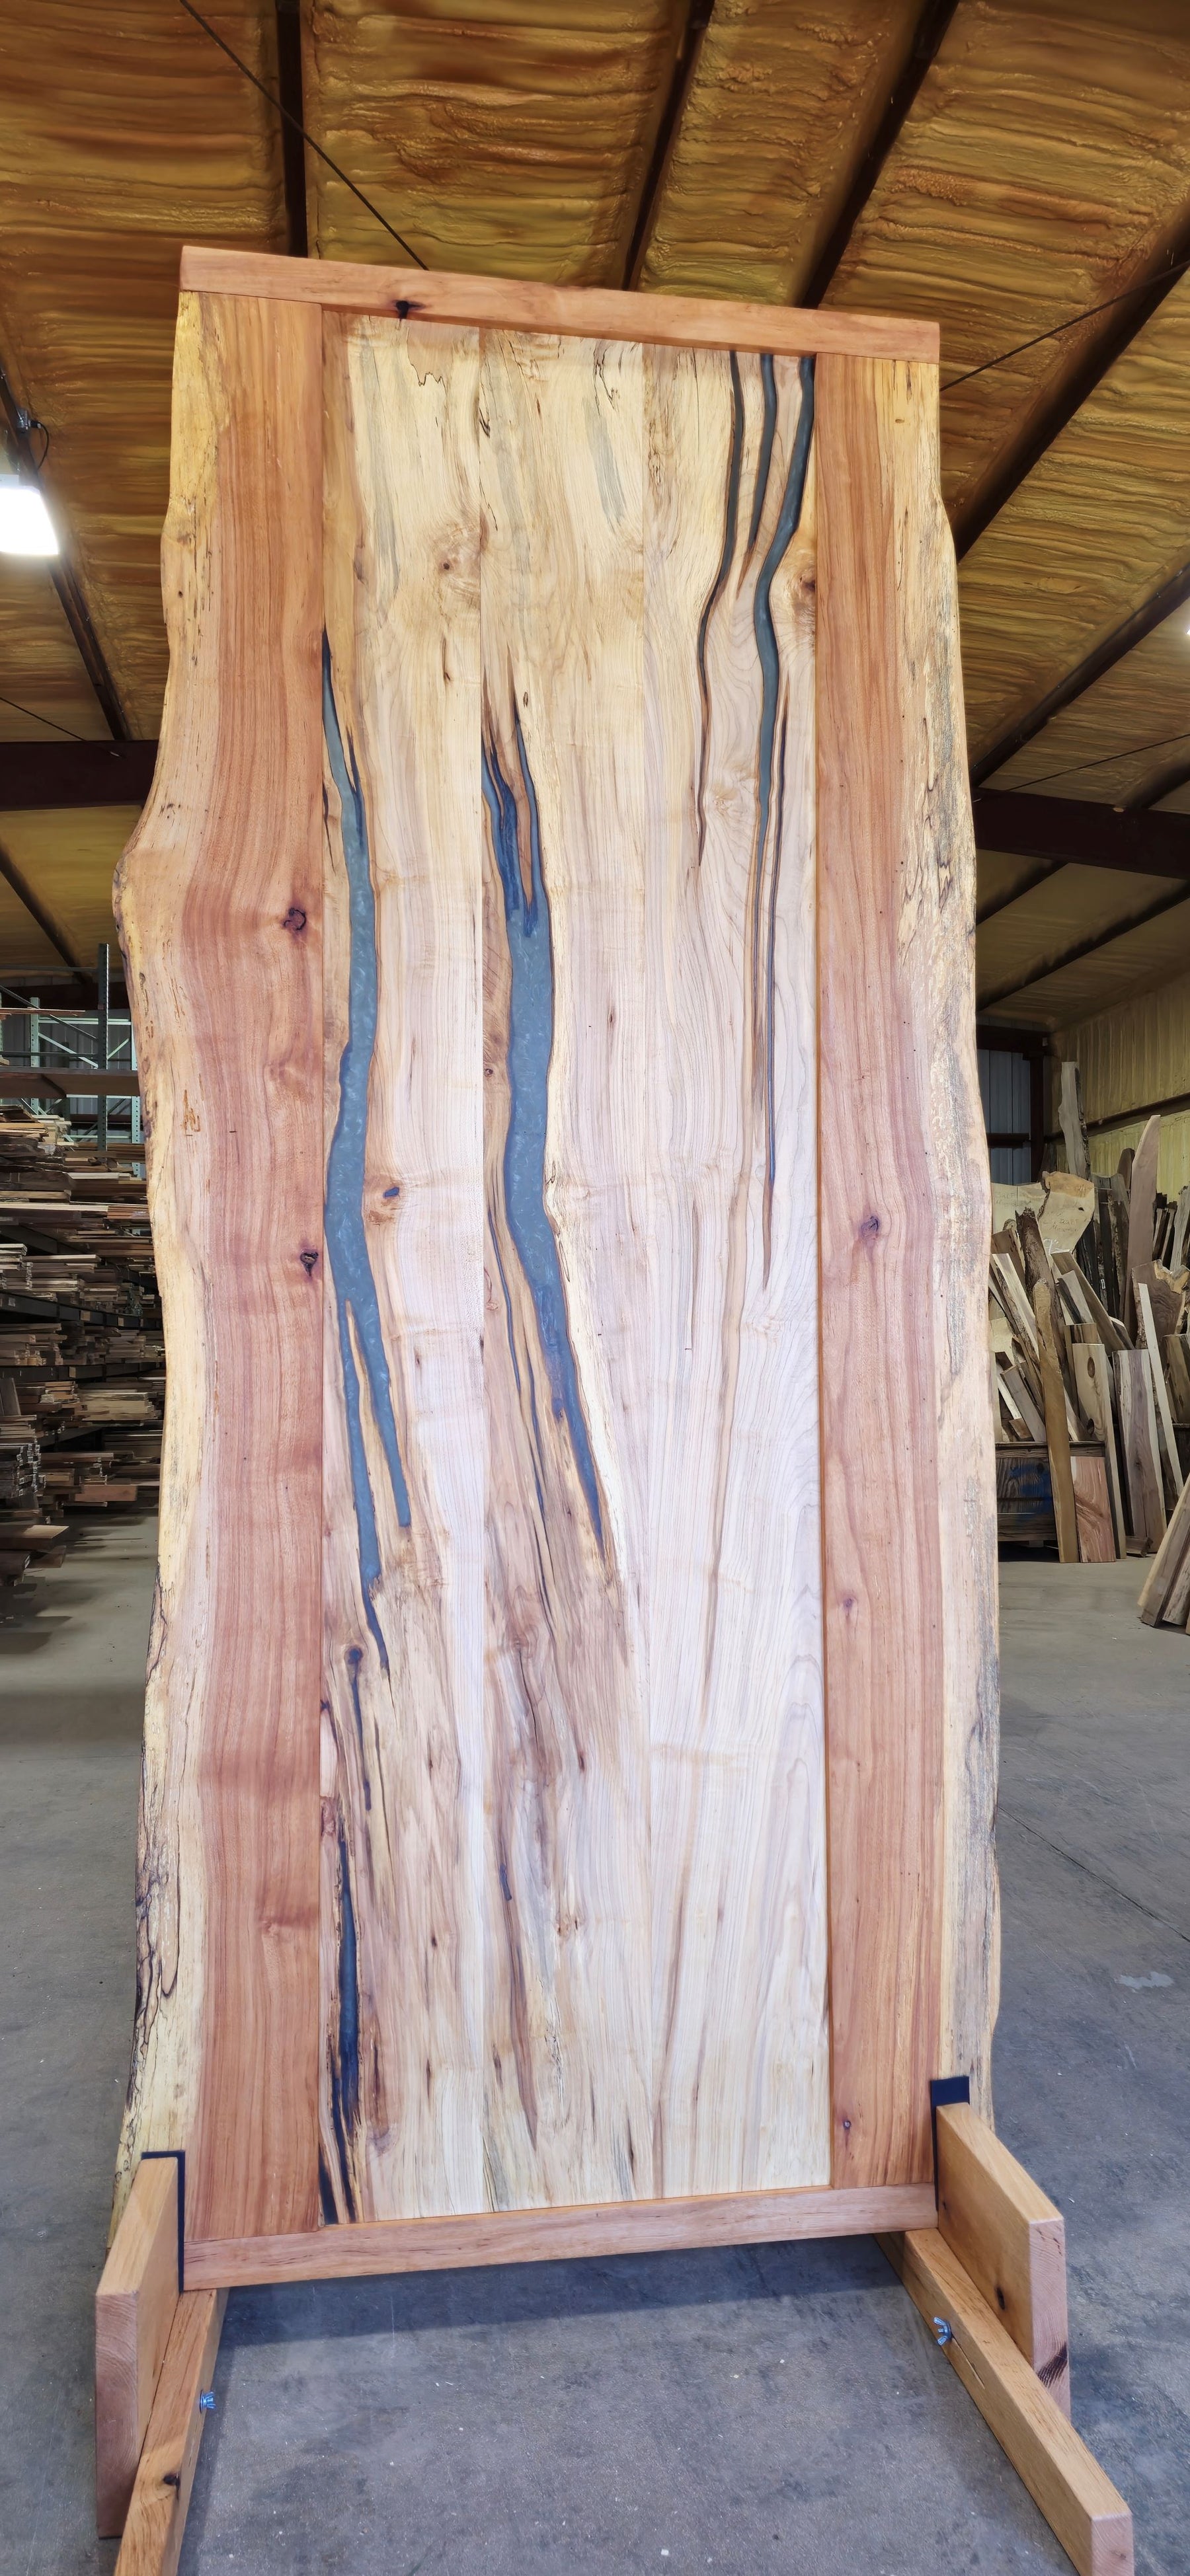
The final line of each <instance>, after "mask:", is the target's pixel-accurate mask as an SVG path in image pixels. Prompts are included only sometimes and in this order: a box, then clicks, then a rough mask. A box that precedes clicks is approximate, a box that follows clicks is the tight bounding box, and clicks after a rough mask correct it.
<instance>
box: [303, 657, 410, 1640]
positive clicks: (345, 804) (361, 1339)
mask: <svg viewBox="0 0 1190 2576" xmlns="http://www.w3.org/2000/svg"><path fill="white" fill-rule="evenodd" d="M322 708H323V723H324V726H325V729H326V743H327V753H328V756H329V759H330V766H331V776H332V778H333V779H334V782H335V786H336V788H337V789H338V793H339V804H340V807H341V809H342V827H341V828H342V840H343V858H344V863H345V866H346V869H347V886H348V896H349V916H350V923H351V966H350V973H349V978H348V1013H347V1043H346V1046H345V1047H344V1049H343V1053H342V1055H341V1057H340V1059H339V1115H338V1118H337V1119H336V1121H335V1132H334V1135H333V1137H332V1139H331V1149H330V1153H329V1154H328V1156H327V1165H326V1245H327V1252H328V1254H329V1257H330V1265H331V1277H332V1279H333V1281H334V1288H335V1309H336V1313H337V1316H338V1325H339V1355H340V1358H341V1361H342V1365H343V1394H344V1402H345V1405H346V1412H347V1444H348V1451H349V1455H350V1459H351V1491H352V1498H353V1500H354V1504H355V1521H356V1529H357V1532H358V1536H359V1568H360V1583H361V1586H362V1590H363V1598H364V1610H365V1613H366V1616H367V1621H368V1626H369V1628H370V1629H371V1631H372V1634H373V1636H374V1638H375V1640H376V1643H377V1645H378V1646H379V1648H380V1653H381V1657H382V1659H383V1661H384V1663H385V1666H386V1669H387V1663H388V1658H387V1655H386V1654H385V1650H384V1643H383V1639H382V1638H381V1635H380V1629H379V1626H378V1624H377V1620H376V1614H375V1611H374V1610H373V1607H372V1595H373V1592H374V1590H375V1587H376V1585H377V1584H378V1583H379V1580H380V1570H381V1569H380V1540H379V1534H378V1532H377V1527H376V1506H375V1503H374V1501H373V1497H372V1487H371V1483H370V1481H369V1477H368V1459H367V1452H366V1450H365V1447H364V1432H363V1421H362V1417H361V1409H360V1385H359V1377H358V1374H357V1371H356V1364H355V1352H354V1350H353V1348H352V1335H351V1328H352V1325H354V1327H355V1339H356V1343H357V1345H358V1348H359V1353H360V1357H361V1359H362V1362H363V1367H364V1374H365V1376H366V1378H367V1381H368V1395H369V1399H370V1402H371V1407H372V1418H373V1420H374V1422H375V1424H376V1428H377V1431H378V1433H379V1436H380V1442H381V1446H382V1448H383V1450H384V1456H385V1462H386V1464H387V1467H388V1472H389V1480H390V1483H391V1485H392V1490H393V1500H394V1502H395V1503H396V1507H397V1519H398V1520H399V1522H400V1525H401V1527H402V1529H408V1527H409V1492H408V1488H407V1486H406V1483H405V1471H404V1468H403V1467H402V1464H401V1451H400V1444H399V1441H398V1439H397V1425H396V1417H395V1415H394V1412H393V1399H392V1385H391V1382H390V1379H389V1371H388V1359H387V1356H386V1353H385V1348H384V1335H383V1332H382V1330H381V1323H380V1303H379V1299H378V1298H377V1294H376V1282H375V1280H374V1278H373V1276H372V1264H371V1261H370V1259H369V1256H368V1239H367V1232H366V1229H365V1225H364V1173H365V1168H366V1160H367V1143H368V1077H369V1075H370V1073H371V1069H372V1057H373V1054H374V1052H375V1047H376V1023H377V1017H378V1009H379V977H378V971H377V960H376V897H375V893H374V890H373V886H372V872H371V864H370V859H369V852H368V825H367V817H366V814H365V812H364V800H363V793H362V790H361V787H360V783H359V775H358V772H357V770H356V766H355V757H354V753H353V754H352V762H351V769H350V772H349V771H348V767H347V759H346V755H345V752H344V749H343V737H342V734H341V733H340V730H339V716H338V710H337V708H336V706H335V694H334V688H333V685H332V680H331V655H330V645H329V643H328V642H327V639H326V637H325V636H324V637H323V642H322Z"/></svg>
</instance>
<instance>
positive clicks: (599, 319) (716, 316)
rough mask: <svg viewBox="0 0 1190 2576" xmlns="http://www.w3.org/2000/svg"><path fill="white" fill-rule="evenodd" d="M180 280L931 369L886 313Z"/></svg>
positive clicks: (431, 283)
mask: <svg viewBox="0 0 1190 2576" xmlns="http://www.w3.org/2000/svg"><path fill="white" fill-rule="evenodd" d="M181 282H182V286H183V288H186V287H192V288H194V289H196V290H200V291H202V292H203V293H205V294H208V295H251V296H276V297H278V298H279V299H284V300H285V301H294V302H298V303H309V304H317V305H327V306H333V307H335V308H336V309H337V310H339V311H345V312H351V313H377V314H390V315H391V314H400V315H401V317H402V319H406V318H408V319H413V320H416V321H419V322H448V323H452V324H454V325H455V326H456V328H457V327H458V326H459V325H460V324H461V325H462V326H464V327H470V326H472V325H476V326H478V327H479V328H480V329H486V330H493V331H528V332H543V333H546V334H548V335H551V336H552V335H554V334H555V333H559V332H561V333H563V334H572V335H573V336H574V337H575V338H578V339H583V340H595V339H599V340H625V341H632V342H635V343H636V344H637V345H640V344H641V343H642V342H643V343H644V345H645V346H646V347H648V346H650V345H656V344H657V343H661V344H663V345H666V346H669V347H673V348H679V349H739V350H743V349H748V350H752V351H755V352H760V351H762V350H767V351H769V352H770V353H772V354H781V355H783V356H786V357H795V358H796V357H813V356H814V355H815V353H816V352H817V351H820V350H826V349H829V350H832V351H834V352H836V353H837V354H839V355H844V356H849V357H882V358H918V359H922V360H924V361H926V362H927V363H928V362H931V361H932V362H933V364H934V365H935V366H936V365H937V362H938V327H937V324H936V323H934V322H927V321H910V320H907V319H905V317H904V316H902V315H896V316H894V315H889V314H884V313H840V312H834V311H830V310H818V309H816V310H814V311H813V312H807V313H799V312H796V311H791V310H789V309H788V308H786V309H784V310H783V309H782V308H781V306H780V305H772V304H735V303H725V302H717V301H715V300H713V299H712V300H710V301H707V300H705V299H703V298H701V297H697V296H686V295H647V296H645V295H621V294H619V293H617V292H616V291H615V290H614V289H609V288H607V287H602V286H598V287H595V286H591V287H586V286H545V285H541V284H539V283H538V282H537V280H536V279H530V278H523V277H459V276H455V275H453V274H452V273H451V271H450V270H449V269H437V268H436V269H432V270H428V269H424V268H385V267H382V266H380V265H379V264H377V265H375V266H373V265H372V264H371V263H369V264H368V265H367V266H366V267H360V266H357V265H356V264H355V263H354V262H353V261H349V260H338V259H319V260H306V259H277V258H274V257H272V256H270V255H269V254H268V253H262V252H256V251H225V250H208V249H206V248H205V247H199V246H196V245H194V244H188V245H187V248H186V249H185V250H184V251H183V253H182V270H181Z"/></svg>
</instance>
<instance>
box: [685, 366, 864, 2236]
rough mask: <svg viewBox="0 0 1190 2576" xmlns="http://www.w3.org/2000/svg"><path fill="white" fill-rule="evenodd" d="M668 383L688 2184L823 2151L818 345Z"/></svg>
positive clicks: (698, 370) (786, 2172) (792, 2168)
mask: <svg viewBox="0 0 1190 2576" xmlns="http://www.w3.org/2000/svg"><path fill="white" fill-rule="evenodd" d="M646 383H647V438H648V448H647V457H648V485H647V489H648V505H647V513H646V546H645V582H646V594H645V653H646V663H645V670H646V717H647V724H648V774H649V783H650V814H649V822H650V866H649V876H648V892H649V901H648V946H649V1001H650V1014H651V1021H650V1032H651V1033H650V1053H651V1074H650V1107H649V1118H650V1127H651V1135H652V1153H653V1177H652V1187H651V1199H650V1206H651V1216H650V1228H649V1234H650V1246H651V1252H652V1288H651V1310H652V1311H651V1323H652V1333H651V1376H652V1390H651V1393H652V1424H651V1460H650V1473H649V1493H650V1515H649V1517H650V1546H649V1556H648V1583H649V1603H650V1700H651V1709H652V1845H653V1862H652V1871H653V1942H654V1982H653V2065H654V2076H653V2081H654V2097H655V2098H654V2131H653V2135H654V2188H655V2190H657V2191H665V2192H666V2193H679V2194H680V2193H689V2192H695V2191H703V2190H711V2189H717V2190H727V2189H763V2188H765V2187H766V2186H768V2185H770V2184H774V2183H777V2182H785V2183H790V2182H793V2181H795V2180H796V2181H801V2182H806V2183H809V2182H814V2181H823V2182H825V2181H826V2180H827V2178H828V2175H829V2168H830V2139H829V2049H828V2042H827V2031H826V1878H825V1834H826V1822H825V1783H824V1748H823V1711H822V1644H821V1627H822V1619H821V1593H820V1565H819V1546H820V1541H819V1478H818V1365H817V1276H816V1272H817V1264H816V1235H817V1209H816V1186H817V1152H816V1132H815V1129H816V1098H815V1094H816V1064H815V1044H814V1037H815V994H814V982H815V970H814V802H815V781H814V580H815V548H814V497H813V416H814V372H813V366H812V364H811V363H810V362H809V361H803V362H802V364H801V366H800V368H799V366H798V365H797V363H796V362H794V361H792V360H789V359H779V360H777V361H776V362H775V363H774V361H773V360H772V359H770V358H761V359H760V360H757V359H755V358H749V357H743V358H739V357H737V356H736V355H735V354H734V353H733V354H731V355H729V356H723V355H695V354H693V353H690V352H681V353H678V352H673V353H671V352H661V351H657V352H654V353H652V355H651V357H650V359H649V361H648V364H647V369H646ZM745 1997H746V1998H747V1999H748V2000H747V2002H746V2003H745V2002H744V1998H745ZM742 2006H743V2008H741V2007H742Z"/></svg>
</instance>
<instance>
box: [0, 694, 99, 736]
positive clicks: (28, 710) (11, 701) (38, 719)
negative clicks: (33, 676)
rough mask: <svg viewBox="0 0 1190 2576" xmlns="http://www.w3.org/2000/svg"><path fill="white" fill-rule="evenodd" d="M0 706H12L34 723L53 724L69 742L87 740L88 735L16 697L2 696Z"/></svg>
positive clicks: (15, 711) (55, 729)
mask: <svg viewBox="0 0 1190 2576" xmlns="http://www.w3.org/2000/svg"><path fill="white" fill-rule="evenodd" d="M0 707H11V708H12V710H13V713H14V714H15V715H18V716H28V717H29V719H30V721H31V723H33V724H45V725H52V726H53V729H54V732H55V733H64V734H65V736H66V739H67V741H68V742H86V740H87V738H88V737H87V735H86V734H82V733H72V732H71V730H70V726H69V725H64V724H59V723H58V722H57V720H56V718H55V717H54V716H39V715H38V713H37V710H36V708H35V707H23V706H21V705H20V704H19V702H18V700H17V699H16V698H6V697H3V696H0Z"/></svg>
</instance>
